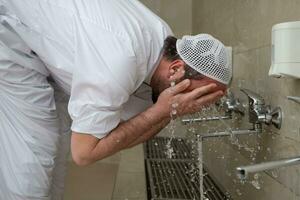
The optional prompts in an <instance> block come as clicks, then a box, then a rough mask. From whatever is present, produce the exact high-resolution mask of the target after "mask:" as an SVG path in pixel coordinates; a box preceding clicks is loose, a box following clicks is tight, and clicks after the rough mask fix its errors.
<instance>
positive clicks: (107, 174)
mask: <svg viewBox="0 0 300 200" xmlns="http://www.w3.org/2000/svg"><path fill="white" fill-rule="evenodd" d="M117 172H118V165H116V164H104V163H98V164H94V165H92V166H89V167H86V168H80V167H78V166H76V165H75V164H73V163H71V162H70V163H69V167H68V173H67V178H66V189H65V196H64V199H65V200H83V199H84V200H100V199H101V200H111V198H112V194H113V190H114V185H115V180H116V175H117Z"/></svg>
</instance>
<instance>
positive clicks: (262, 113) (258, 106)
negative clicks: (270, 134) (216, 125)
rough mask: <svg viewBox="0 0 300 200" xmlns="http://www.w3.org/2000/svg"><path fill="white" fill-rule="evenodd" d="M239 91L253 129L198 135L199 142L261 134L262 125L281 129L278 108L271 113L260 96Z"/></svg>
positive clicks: (280, 116) (280, 117)
mask: <svg viewBox="0 0 300 200" xmlns="http://www.w3.org/2000/svg"><path fill="white" fill-rule="evenodd" d="M241 91H242V92H243V93H244V94H246V95H247V97H248V100H249V102H248V104H249V122H250V123H251V124H253V127H252V128H250V129H246V130H228V131H224V132H216V133H207V134H201V135H199V137H200V138H201V140H203V139H205V138H212V137H228V136H233V135H250V134H256V133H261V132H262V125H263V124H267V125H270V124H273V125H274V126H275V127H276V128H278V129H280V128H281V122H282V112H281V109H280V108H279V107H276V108H275V109H273V110H272V111H271V107H270V106H267V105H265V101H264V99H263V98H262V97H261V96H260V95H258V94H256V93H254V92H252V91H250V90H247V89H242V90H241Z"/></svg>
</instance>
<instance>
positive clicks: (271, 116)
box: [241, 89, 282, 129]
mask: <svg viewBox="0 0 300 200" xmlns="http://www.w3.org/2000/svg"><path fill="white" fill-rule="evenodd" d="M241 91H242V92H243V93H244V94H246V95H247V96H248V99H249V122H250V123H252V124H254V126H255V127H256V126H257V128H262V124H263V123H265V124H267V125H270V124H273V125H274V126H275V127H276V128H278V129H280V128H281V124H282V111H281V108H280V107H276V108H274V109H271V106H269V105H265V101H264V99H263V98H262V97H261V96H260V95H258V94H256V93H254V92H252V91H251V90H248V89H241Z"/></svg>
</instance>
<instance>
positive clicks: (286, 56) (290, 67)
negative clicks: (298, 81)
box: [269, 21, 300, 78]
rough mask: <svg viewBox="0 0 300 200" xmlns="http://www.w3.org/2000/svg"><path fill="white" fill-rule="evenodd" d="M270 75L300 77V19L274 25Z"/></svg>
mask: <svg viewBox="0 0 300 200" xmlns="http://www.w3.org/2000/svg"><path fill="white" fill-rule="evenodd" d="M269 75H270V76H274V77H285V76H287V77H293V78H300V21H296V22H286V23H281V24H276V25H275V26H273V28H272V65H271V69H270V71H269Z"/></svg>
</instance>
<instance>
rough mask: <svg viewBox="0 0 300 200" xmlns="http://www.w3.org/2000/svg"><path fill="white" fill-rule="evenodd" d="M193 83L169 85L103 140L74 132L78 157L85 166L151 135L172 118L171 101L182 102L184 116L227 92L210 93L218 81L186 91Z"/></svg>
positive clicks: (180, 108) (73, 147) (180, 110)
mask: <svg viewBox="0 0 300 200" xmlns="http://www.w3.org/2000/svg"><path fill="white" fill-rule="evenodd" d="M189 85H190V81H188V80H186V81H182V82H180V83H178V84H177V85H176V86H175V87H174V88H169V89H166V90H165V91H164V92H163V93H162V94H161V95H160V97H159V99H158V101H157V103H156V104H154V105H153V106H152V107H150V108H149V109H147V110H146V111H144V112H142V113H140V114H139V115H137V116H136V117H134V118H132V119H130V120H128V121H126V122H123V123H120V124H119V126H117V127H116V128H115V129H114V130H112V131H111V132H110V134H108V135H107V136H106V137H104V138H102V139H100V140H99V139H97V138H95V137H94V136H92V135H87V134H81V133H75V132H73V134H72V139H71V150H72V156H73V159H74V161H75V162H76V163H77V164H78V165H81V166H84V165H88V164H91V163H94V162H96V161H97V160H101V159H103V158H105V157H107V156H110V155H112V154H114V153H116V152H118V151H120V150H122V149H124V148H127V147H131V146H134V145H136V144H139V143H141V142H144V141H145V140H147V139H148V138H151V137H152V136H153V135H155V134H157V133H158V132H159V131H160V130H161V129H162V128H163V127H164V126H165V125H166V124H167V123H168V121H169V120H170V117H169V116H170V110H171V105H172V103H174V102H177V103H178V105H179V106H178V107H177V108H176V109H177V113H178V115H179V116H180V115H184V114H187V113H194V112H197V111H199V110H200V109H201V107H202V106H203V105H206V104H208V103H210V102H212V101H214V100H216V99H218V98H219V97H220V96H222V95H223V93H222V92H220V91H218V92H214V93H210V91H212V90H213V89H214V88H215V87H216V85H215V84H210V85H208V86H204V87H201V88H197V89H195V90H193V91H191V92H188V93H182V92H183V91H185V89H186V88H188V87H189ZM209 93H210V94H209Z"/></svg>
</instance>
